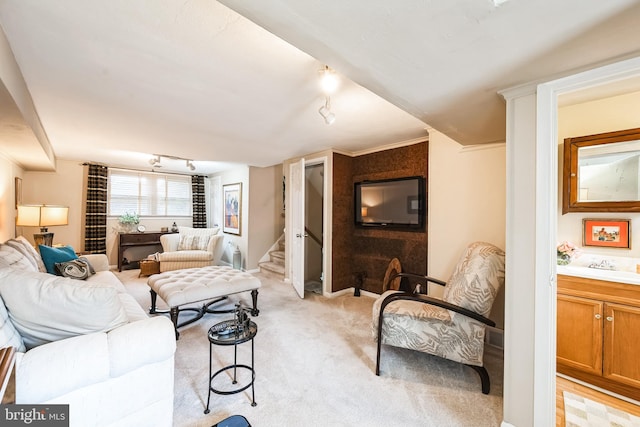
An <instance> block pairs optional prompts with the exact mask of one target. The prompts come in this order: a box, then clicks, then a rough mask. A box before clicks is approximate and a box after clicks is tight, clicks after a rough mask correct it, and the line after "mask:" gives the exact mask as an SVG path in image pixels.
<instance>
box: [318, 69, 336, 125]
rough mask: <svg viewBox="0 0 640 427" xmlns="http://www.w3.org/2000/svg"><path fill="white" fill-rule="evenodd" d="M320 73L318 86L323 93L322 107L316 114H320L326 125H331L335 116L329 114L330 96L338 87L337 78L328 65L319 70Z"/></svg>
mask: <svg viewBox="0 0 640 427" xmlns="http://www.w3.org/2000/svg"><path fill="white" fill-rule="evenodd" d="M320 73H321V75H320V86H321V87H322V92H323V93H324V105H322V106H321V107H320V108H319V109H318V113H320V115H321V116H322V118H323V119H324V122H325V123H326V124H328V125H331V124H333V122H335V121H336V115H335V114H333V113H332V112H331V94H332V93H333V92H335V91H336V89H337V87H338V77H337V76H336V73H335V71H333V70H332V69H331V68H329V66H328V65H325V66H324V68H323V69H321V70H320Z"/></svg>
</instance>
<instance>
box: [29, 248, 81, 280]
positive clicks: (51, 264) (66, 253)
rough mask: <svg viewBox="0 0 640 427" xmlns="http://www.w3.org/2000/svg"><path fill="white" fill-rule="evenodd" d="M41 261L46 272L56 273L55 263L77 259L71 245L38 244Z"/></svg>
mask: <svg viewBox="0 0 640 427" xmlns="http://www.w3.org/2000/svg"><path fill="white" fill-rule="evenodd" d="M38 249H39V250H40V256H41V257H42V262H44V266H45V268H46V269H47V273H50V274H56V263H57V262H65V261H71V260H73V259H77V258H78V255H76V251H74V250H73V248H72V247H71V246H62V247H60V248H52V247H51V246H45V245H38Z"/></svg>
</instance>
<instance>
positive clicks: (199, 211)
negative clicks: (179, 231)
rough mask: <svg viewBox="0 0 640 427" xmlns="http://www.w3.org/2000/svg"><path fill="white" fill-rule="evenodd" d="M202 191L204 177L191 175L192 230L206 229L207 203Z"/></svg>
mask: <svg viewBox="0 0 640 427" xmlns="http://www.w3.org/2000/svg"><path fill="white" fill-rule="evenodd" d="M204 191H205V189H204V176H202V175H192V176H191V195H192V197H193V228H207V202H206V198H205V194H204Z"/></svg>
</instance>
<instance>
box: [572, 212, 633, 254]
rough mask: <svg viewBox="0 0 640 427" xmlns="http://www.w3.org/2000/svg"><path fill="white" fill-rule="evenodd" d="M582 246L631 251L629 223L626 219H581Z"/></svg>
mask: <svg viewBox="0 0 640 427" xmlns="http://www.w3.org/2000/svg"><path fill="white" fill-rule="evenodd" d="M582 245H583V246H600V247H606V248H621V249H631V221H630V220H628V219H586V218H585V219H583V220H582Z"/></svg>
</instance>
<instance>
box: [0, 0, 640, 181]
mask: <svg viewBox="0 0 640 427" xmlns="http://www.w3.org/2000/svg"><path fill="white" fill-rule="evenodd" d="M221 3H224V4H225V5H227V6H229V7H231V8H233V9H235V10H236V11H237V12H236V11H233V10H231V9H229V8H227V7H226V6H224V5H222V4H221ZM495 3H502V4H500V5H499V6H496V5H495ZM238 13H240V15H239V14H238ZM241 15H242V16H241ZM245 17H246V18H245ZM252 21H253V22H255V23H257V24H258V25H259V26H258V25H255V24H254V23H253V22H252ZM0 25H1V26H2V29H3V30H4V32H5V34H6V36H7V39H8V41H9V44H10V46H11V49H12V51H13V52H14V55H15V58H16V61H17V63H18V65H19V67H20V69H21V71H22V74H23V76H24V80H25V81H26V84H27V87H28V89H29V92H30V93H31V96H32V98H33V103H34V106H35V109H36V111H37V113H38V116H39V118H40V122H41V123H42V126H43V128H44V130H45V131H46V134H47V136H48V139H49V141H50V143H51V146H52V147H53V150H54V152H55V155H56V157H57V158H59V159H71V160H80V161H98V162H103V163H108V164H112V165H118V166H128V167H135V168H147V169H148V168H149V167H150V166H149V163H148V160H149V157H150V155H151V154H153V153H158V154H167V155H171V156H179V157H185V158H190V159H195V160H196V162H195V164H196V167H197V170H196V172H199V173H209V172H213V171H215V170H219V169H221V168H225V167H229V165H230V164H237V163H242V164H250V165H254V166H270V165H273V164H278V163H280V162H282V161H283V160H285V159H287V158H291V157H295V156H299V155H304V154H307V153H311V152H314V151H319V150H323V149H327V148H336V149H340V150H344V151H350V152H358V151H363V150H367V149H369V148H372V147H377V146H381V145H386V144H393V143H400V142H403V141H411V140H415V139H416V138H421V137H424V136H425V135H426V130H425V128H427V127H434V128H436V129H437V130H439V131H441V132H443V133H445V134H447V135H449V136H450V137H452V138H454V139H456V140H457V141H458V142H460V143H462V144H465V145H468V144H480V143H490V142H495V141H502V140H504V134H505V106H504V102H503V100H502V99H501V97H500V96H499V95H498V93H497V92H498V90H500V89H504V88H507V87H512V86H514V85H518V84H523V83H526V82H530V81H535V80H539V79H544V78H549V77H550V76H560V75H564V74H567V73H570V72H573V71H575V70H580V69H584V68H586V67H590V66H594V65H598V64H601V63H606V62H612V61H614V60H619V59H621V58H625V57H630V56H635V55H638V54H640V37H639V36H638V34H639V31H638V28H640V2H638V1H635V0H608V1H604V2H603V1H601V0H562V1H557V0H535V1H533V0H511V1H507V2H505V3H503V2H498V1H496V2H494V1H490V0H447V1H443V2H433V1H428V0H403V1H401V2H391V1H383V0H349V1H344V0H325V1H322V2H319V1H308V0H307V1H301V0H261V1H247V0H243V1H239V0H221V1H220V2H215V1H213V0H191V1H184V0H181V1H178V0H138V1H126V0H121V1H106V0H56V1H55V2H54V1H49V2H44V1H41V0H0ZM276 36H277V37H276ZM285 40H286V42H285ZM294 46H295V47H294ZM324 64H328V65H329V66H331V67H332V68H334V69H335V70H337V72H338V74H339V75H341V76H342V84H341V86H340V88H339V89H338V92H337V93H336V94H335V95H334V96H332V102H331V104H332V109H333V111H334V113H335V114H336V116H337V120H336V122H335V124H333V125H331V126H328V125H326V124H325V123H324V121H323V120H322V117H320V115H319V114H318V108H319V107H320V106H321V105H322V104H323V102H324V98H323V97H322V95H321V93H320V90H319V87H318V78H317V77H318V70H319V69H320V68H321V67H322V66H323V65H324ZM347 77H348V78H347ZM365 88H366V89H365ZM0 123H1V122H0ZM0 137H2V141H1V142H0V150H5V152H6V151H7V150H8V148H7V146H8V145H9V144H7V143H6V138H5V137H4V136H3V135H2V134H1V133H0ZM23 151H24V153H23V154H22V156H23V157H27V158H31V156H30V154H29V153H28V152H27V150H23ZM20 155H21V154H20V153H16V152H15V151H14V152H12V153H10V154H9V156H10V157H12V158H16V157H19V156H20ZM204 161H207V162H204ZM23 164H24V163H23ZM183 171H184V172H186V171H187V170H186V168H185V170H183Z"/></svg>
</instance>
